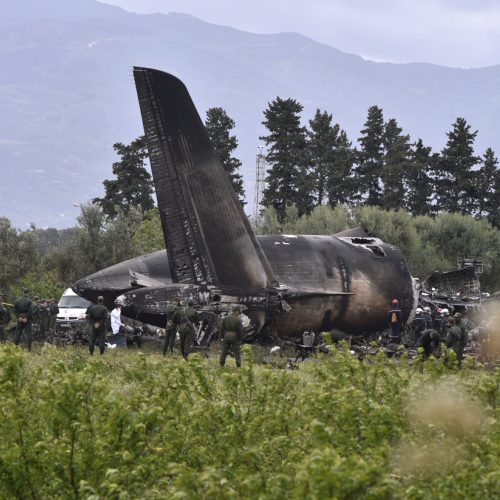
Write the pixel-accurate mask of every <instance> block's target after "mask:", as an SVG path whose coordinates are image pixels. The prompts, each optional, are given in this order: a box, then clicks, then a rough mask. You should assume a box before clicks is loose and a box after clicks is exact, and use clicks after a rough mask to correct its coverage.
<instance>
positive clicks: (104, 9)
mask: <svg viewBox="0 0 500 500" xmlns="http://www.w3.org/2000/svg"><path fill="white" fill-rule="evenodd" d="M0 64H1V66H2V68H3V71H2V72H1V73H0V116H1V117H2V118H1V125H0V165H1V173H2V182H1V184H0V216H7V217H9V218H10V219H11V220H12V221H13V223H14V224H16V225H18V226H19V227H26V224H28V223H29V222H35V223H36V224H37V225H38V226H40V227H44V226H55V227H66V226H69V225H71V224H73V223H74V219H75V217H76V216H77V215H78V212H79V210H78V208H76V207H74V206H73V205H74V204H77V203H82V202H85V201H87V200H89V199H90V198H92V197H94V196H99V195H101V194H102V181H103V179H105V178H109V177H110V175H111V163H112V161H113V159H114V156H113V150H112V144H113V143H114V142H117V141H122V142H124V141H130V140H131V139H133V138H134V137H136V136H137V135H139V134H140V133H141V132H142V125H141V120H140V114H139V110H138V105H137V99H136V95H135V89H134V85H133V80H132V73H131V67H132V66H133V65H141V66H151V67H156V68H159V69H162V70H166V71H169V72H172V73H174V74H176V75H177V76H179V77H180V78H181V79H182V80H183V81H184V82H185V83H186V85H187V86H188V88H189V89H190V91H191V93H192V96H193V99H194V101H195V103H196V105H197V107H198V109H199V110H200V112H201V113H202V114H203V115H204V112H205V110H206V109H207V108H208V107H211V106H222V107H224V108H225V109H226V110H227V111H228V113H229V114H230V116H232V117H233V119H234V120H235V121H236V123H237V130H236V133H237V136H238V139H239V142H240V149H239V156H240V157H241V159H242V160H243V162H244V173H245V180H246V189H247V193H248V194H247V201H248V202H249V206H250V207H251V205H252V201H253V196H252V192H253V180H254V179H253V177H254V161H255V153H256V151H257V146H258V143H259V142H258V136H259V135H260V134H261V133H262V126H261V124H260V122H261V121H262V112H263V110H264V109H265V107H266V106H267V103H268V101H270V100H272V99H273V98H275V97H276V96H277V95H280V96H282V97H294V98H296V99H298V100H300V101H301V102H302V103H303V104H304V105H305V108H306V109H305V112H304V119H309V117H311V116H312V114H313V112H314V110H315V109H316V107H319V108H321V109H327V110H328V111H329V112H331V113H333V115H334V118H335V120H336V121H338V122H339V123H340V124H341V125H342V126H343V127H344V128H346V129H347V131H348V133H349V136H350V138H351V140H353V141H355V140H356V138H357V137H358V135H359V130H360V129H361V127H362V124H363V122H364V120H365V116H366V110H367V108H368V107H369V106H370V105H373V104H378V105H379V106H381V107H382V108H383V109H384V111H385V114H386V117H395V118H397V119H398V120H399V122H400V124H401V125H402V126H403V127H404V129H405V131H406V132H408V133H409V134H410V135H411V136H412V138H415V139H416V138H417V137H422V138H423V139H424V141H425V142H426V143H428V144H429V145H431V146H433V147H434V148H436V149H441V148H442V147H443V145H444V143H445V140H446V137H445V132H446V131H448V130H449V129H450V125H451V123H452V122H453V121H454V120H455V118H456V117H457V116H464V117H465V118H467V120H468V121H469V122H470V123H471V125H472V127H473V128H474V129H479V131H480V134H479V137H478V141H477V151H478V153H479V154H482V152H483V151H484V149H485V148H486V147H487V146H491V147H493V148H494V149H496V150H497V151H500V137H499V136H498V134H497V133H496V121H495V118H496V117H497V116H498V115H499V113H500V90H499V89H500V66H494V67H489V68H483V69H474V70H461V69H452V68H445V67H439V66H434V65H426V64H388V63H374V62H370V61H365V60H363V59H362V58H360V57H358V56H355V55H351V54H346V53H343V52H341V51H339V50H336V49H334V48H332V47H328V46H326V45H322V44H319V43H316V42H314V41H313V40H311V39H309V38H306V37H304V36H301V35H298V34H293V33H282V34H276V35H255V34H252V33H246V32H242V31H238V30H235V29H232V28H228V27H222V26H215V25H211V24H208V23H205V22H203V21H201V20H199V19H196V18H193V17H191V16H187V15H183V14H170V15H161V14H155V15H139V14H132V13H128V12H125V11H123V10H121V9H119V8H116V7H111V6H109V5H104V4H101V3H98V2H96V1H94V0H74V1H72V2H71V3H70V2H66V1H64V0H43V1H42V0H16V1H13V0H8V1H7V6H6V7H4V9H3V10H2V13H0Z"/></svg>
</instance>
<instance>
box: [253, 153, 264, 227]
mask: <svg viewBox="0 0 500 500" xmlns="http://www.w3.org/2000/svg"><path fill="white" fill-rule="evenodd" d="M255 167H256V168H255V170H256V177H255V199H254V206H253V216H254V220H257V218H258V217H259V213H260V210H261V208H262V206H261V204H262V198H263V196H264V189H265V187H266V157H265V155H264V146H259V152H258V154H257V160H256V163H255Z"/></svg>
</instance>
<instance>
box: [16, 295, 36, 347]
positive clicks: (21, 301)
mask: <svg viewBox="0 0 500 500" xmlns="http://www.w3.org/2000/svg"><path fill="white" fill-rule="evenodd" d="M28 295H29V290H28V289H27V288H25V289H24V291H23V296H22V297H19V298H18V299H16V301H15V302H14V312H15V314H16V318H17V324H16V336H15V339H14V343H15V344H16V345H19V342H20V341H21V337H22V335H23V333H24V334H26V341H27V343H28V351H31V342H32V341H33V338H32V325H33V302H32V301H31V299H30V298H29V297H28Z"/></svg>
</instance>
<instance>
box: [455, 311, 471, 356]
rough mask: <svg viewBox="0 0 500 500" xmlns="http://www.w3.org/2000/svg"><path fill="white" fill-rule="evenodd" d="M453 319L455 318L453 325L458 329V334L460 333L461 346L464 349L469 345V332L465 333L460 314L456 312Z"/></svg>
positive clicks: (465, 328)
mask: <svg viewBox="0 0 500 500" xmlns="http://www.w3.org/2000/svg"><path fill="white" fill-rule="evenodd" d="M453 317H454V318H455V325H456V326H458V328H460V332H461V333H462V344H463V346H464V349H465V348H466V347H467V344H468V343H469V332H468V331H467V327H466V326H465V323H464V321H463V318H462V314H461V313H459V312H456V313H455V314H454V315H453Z"/></svg>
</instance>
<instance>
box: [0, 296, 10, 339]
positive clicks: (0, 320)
mask: <svg viewBox="0 0 500 500" xmlns="http://www.w3.org/2000/svg"><path fill="white" fill-rule="evenodd" d="M2 302H3V294H2V292H0V342H5V340H6V337H5V324H6V323H7V322H8V320H9V318H10V314H9V311H8V309H7V308H6V307H5V306H4V305H3V303H2Z"/></svg>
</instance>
